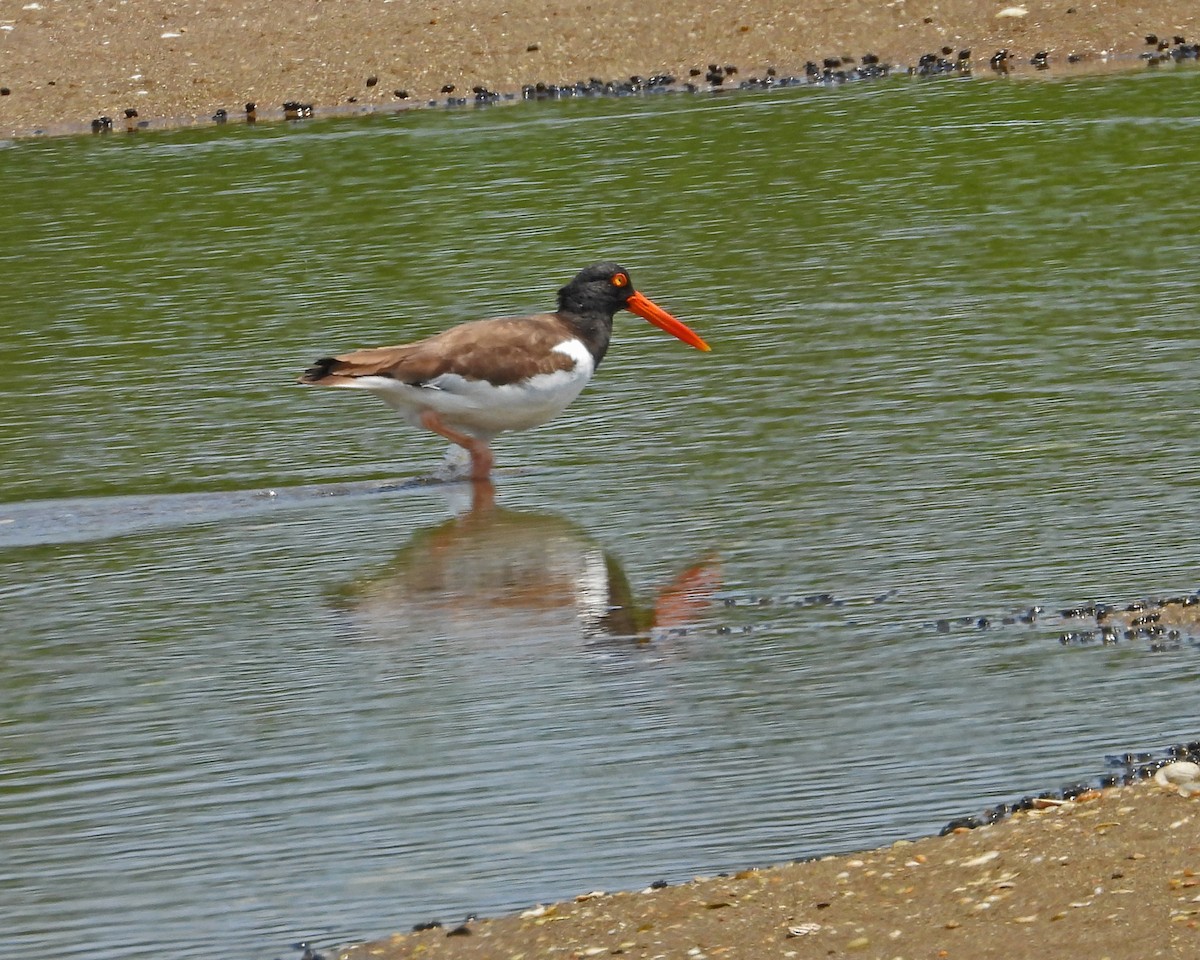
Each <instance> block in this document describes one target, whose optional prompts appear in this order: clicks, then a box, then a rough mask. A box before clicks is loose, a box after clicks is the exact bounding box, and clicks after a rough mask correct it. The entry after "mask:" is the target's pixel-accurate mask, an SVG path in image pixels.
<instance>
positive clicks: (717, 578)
mask: <svg viewBox="0 0 1200 960" xmlns="http://www.w3.org/2000/svg"><path fill="white" fill-rule="evenodd" d="M722 582H723V580H722V577H721V561H720V560H718V559H717V557H715V556H708V557H705V558H704V559H703V560H701V561H700V562H699V563H697V564H694V565H693V566H690V567H688V568H687V569H686V570H684V571H683V572H682V573H680V574H679V575H678V576H677V577H676V578H675V579H674V580H672V581H671V582H670V583H669V584H667V585H666V586H665V587H663V588H662V590H660V591H659V593H658V600H657V601H656V602H655V604H654V626H656V627H682V626H686V625H687V624H689V623H691V622H692V621H693V620H694V619H696V617H697V616H699V615H700V611H701V610H703V609H704V608H705V607H707V606H708V605H709V604H711V603H712V598H713V594H714V593H716V592H717V591H718V590H719V589H721V584H722Z"/></svg>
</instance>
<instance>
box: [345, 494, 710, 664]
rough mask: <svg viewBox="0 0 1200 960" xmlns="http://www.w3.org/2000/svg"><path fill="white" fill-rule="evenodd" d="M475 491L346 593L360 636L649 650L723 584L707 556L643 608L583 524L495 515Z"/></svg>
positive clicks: (501, 511) (489, 498)
mask: <svg viewBox="0 0 1200 960" xmlns="http://www.w3.org/2000/svg"><path fill="white" fill-rule="evenodd" d="M471 486H472V492H473V497H472V502H471V506H470V508H469V509H467V510H465V511H464V512H463V513H461V514H460V515H458V516H456V517H453V518H451V519H450V520H447V521H445V522H444V523H441V524H439V525H437V526H434V527H428V528H426V529H423V530H418V531H417V532H416V533H414V534H413V535H412V536H411V538H410V539H409V541H408V542H407V543H406V544H405V545H404V546H403V547H402V548H401V549H399V550H398V551H397V553H396V555H395V556H394V557H393V558H392V560H391V561H390V562H388V563H387V565H386V566H384V567H383V568H382V569H375V570H374V571H373V572H372V573H370V574H368V575H367V576H364V577H363V578H361V579H359V580H356V581H354V582H352V583H350V584H348V585H347V586H346V587H345V588H344V589H343V590H342V591H341V596H340V599H341V602H342V605H343V606H344V607H345V608H346V609H347V612H349V613H350V614H351V616H352V617H353V619H354V620H355V622H356V624H357V626H358V628H359V630H361V631H363V632H364V633H366V634H367V635H368V636H371V637H373V638H376V639H382V640H406V639H418V638H435V637H436V638H466V639H471V640H476V641H485V642H495V643H501V644H503V643H509V642H512V641H523V640H534V641H536V640H544V639H547V638H554V639H557V640H561V639H562V638H563V637H564V636H567V637H575V638H581V639H583V640H587V641H595V640H605V639H613V640H618V639H619V640H630V641H638V642H645V641H647V640H649V639H651V638H652V637H653V636H655V635H657V634H658V633H659V632H660V631H675V630H682V629H683V628H685V627H686V626H687V625H688V624H689V623H691V622H692V621H693V620H694V619H695V618H696V617H697V616H698V615H699V613H700V612H701V611H702V610H703V609H704V608H705V607H706V606H707V605H708V604H709V603H710V601H711V598H712V594H713V593H714V591H716V590H717V589H718V588H719V586H720V565H719V563H718V561H717V560H716V558H715V557H712V556H709V557H705V558H704V559H702V560H700V561H699V562H697V563H695V564H693V565H691V566H689V567H688V568H687V569H685V570H683V571H682V572H681V573H679V574H678V575H677V576H676V577H675V578H673V579H672V581H671V582H670V583H668V584H666V585H665V586H663V587H662V588H661V589H660V590H659V591H658V592H657V595H656V597H655V598H654V600H653V602H651V603H647V604H645V605H639V604H638V603H637V601H636V600H635V598H634V595H633V591H632V589H631V587H630V584H629V580H628V578H627V577H626V576H625V573H624V571H623V570H622V569H621V566H620V564H619V563H618V561H617V560H616V558H614V557H613V556H611V555H610V554H608V553H606V552H605V551H604V550H603V549H602V548H601V547H600V545H599V544H597V543H596V541H595V540H594V539H592V537H591V536H590V535H589V534H588V533H587V531H586V530H584V529H583V528H582V527H580V526H579V525H577V524H575V523H573V522H571V521H569V520H567V519H564V518H563V517H559V516H556V515H554V514H547V513H529V512H526V511H517V510H509V509H505V508H503V507H499V506H497V505H496V503H495V499H494V490H493V488H492V485H491V484H490V483H475V484H472V485H471Z"/></svg>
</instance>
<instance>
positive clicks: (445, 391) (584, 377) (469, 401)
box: [352, 340, 595, 439]
mask: <svg viewBox="0 0 1200 960" xmlns="http://www.w3.org/2000/svg"><path fill="white" fill-rule="evenodd" d="M554 349H555V350H556V351H558V352H559V353H565V354H566V355H567V356H569V357H571V359H572V360H574V361H575V363H574V365H573V366H572V367H571V368H570V369H568V370H557V371H555V372H554V373H543V374H538V375H537V376H534V377H530V378H529V379H528V380H522V381H520V382H518V383H508V384H504V385H503V386H495V385H493V384H491V383H488V382H487V381H486V380H470V379H467V378H465V377H461V376H459V375H457V374H452V373H451V374H443V375H441V376H440V377H437V378H435V379H433V380H430V381H429V382H428V383H425V384H422V385H420V386H413V385H411V384H407V383H401V382H399V381H397V380H392V379H389V378H388V377H359V378H358V379H356V380H355V381H354V383H353V384H352V386H354V387H358V388H360V389H365V390H370V391H371V392H372V393H375V394H377V395H378V396H379V398H380V399H381V400H383V402H384V403H386V404H387V405H388V406H389V407H392V408H393V409H394V410H396V411H397V412H398V413H400V414H401V415H402V416H404V417H405V418H406V419H407V420H408V421H409V423H411V424H412V425H413V426H416V427H419V426H420V425H421V424H420V419H419V418H420V415H421V413H422V412H423V411H425V410H433V411H435V412H437V413H438V414H439V415H440V416H441V418H442V421H443V422H444V423H446V424H448V425H449V426H452V427H456V428H457V429H459V430H462V431H464V432H466V433H470V434H473V435H474V436H478V437H482V438H485V439H490V438H492V437H494V436H496V434H498V433H502V432H503V431H505V430H528V429H529V428H530V427H536V426H538V425H539V424H542V423H545V422H546V421H547V420H550V419H551V418H552V417H555V416H557V415H558V414H560V413H562V411H563V410H565V409H566V408H567V406H568V404H570V402H571V401H572V400H574V399H575V398H576V397H577V396H579V393H580V391H582V390H583V388H584V387H585V386H587V383H588V381H589V380H591V379H592V373H593V371H594V370H595V363H594V362H593V360H592V355H591V353H589V352H588V350H587V348H586V347H585V346H584V345H583V344H582V343H581V342H580V341H578V340H568V341H567V342H565V343H560V344H559V345H558V346H557V347H555V348H554Z"/></svg>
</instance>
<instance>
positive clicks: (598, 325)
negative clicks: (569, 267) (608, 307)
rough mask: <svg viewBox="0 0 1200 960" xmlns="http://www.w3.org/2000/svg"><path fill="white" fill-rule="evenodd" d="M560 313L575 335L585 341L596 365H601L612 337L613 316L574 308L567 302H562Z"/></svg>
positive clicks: (584, 343)
mask: <svg viewBox="0 0 1200 960" xmlns="http://www.w3.org/2000/svg"><path fill="white" fill-rule="evenodd" d="M558 315H559V316H560V317H562V318H563V320H564V321H566V323H567V325H568V326H569V327H570V328H571V331H572V332H573V333H574V334H575V336H577V337H578V338H579V339H580V340H581V341H583V345H584V346H585V347H587V348H588V352H589V353H591V355H592V358H593V359H594V361H595V364H596V366H597V367H598V366H600V361H601V360H603V359H604V355H605V354H606V353H608V343H609V341H610V340H611V339H612V326H613V318H612V317H611V316H609V315H607V314H604V313H597V312H596V311H594V310H572V309H571V308H570V306H568V305H567V304H565V303H560V305H559V310H558Z"/></svg>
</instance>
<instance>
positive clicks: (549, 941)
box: [317, 781, 1200, 960]
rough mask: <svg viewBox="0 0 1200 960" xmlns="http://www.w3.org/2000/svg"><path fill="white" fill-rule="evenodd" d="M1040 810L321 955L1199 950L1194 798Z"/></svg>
mask: <svg viewBox="0 0 1200 960" xmlns="http://www.w3.org/2000/svg"><path fill="white" fill-rule="evenodd" d="M831 802H835V801H834V798H831ZM1047 803H1048V805H1047V806H1046V807H1045V808H1043V809H1035V810H1029V811H1027V812H1022V813H1017V814H1015V815H1013V816H1012V817H1010V818H1009V819H1007V820H1003V821H1001V822H999V823H995V824H993V825H991V826H986V827H981V828H979V829H975V830H961V831H959V832H954V833H949V834H947V835H946V836H942V837H930V838H927V839H923V840H917V841H915V842H907V841H904V842H899V843H896V844H894V845H892V846H890V847H885V848H883V849H880V850H873V851H870V852H867V853H857V854H850V855H846V856H838V857H828V858H825V859H822V860H816V861H811V862H806V863H797V864H790V865H786V866H778V867H771V868H768V869H762V870H746V871H744V872H741V873H738V874H736V875H732V876H728V877H713V878H707V879H697V880H695V881H693V882H690V883H686V884H681V885H679V886H666V887H661V888H659V889H652V888H648V889H646V890H642V891H640V892H628V893H616V894H607V893H590V894H583V895H581V896H579V897H577V898H576V899H575V900H573V901H570V902H566V903H559V904H553V905H542V906H535V907H531V908H530V909H528V910H526V911H523V912H522V913H521V914H519V915H517V916H510V917H504V918H500V919H496V920H481V921H471V922H468V923H465V924H460V923H459V921H453V922H450V923H447V924H445V925H444V926H442V927H437V928H433V929H427V930H422V931H419V932H410V933H404V934H396V935H395V936H393V937H391V938H389V939H387V940H381V941H378V942H375V943H365V944H361V945H359V946H355V947H352V948H349V949H346V950H343V951H341V952H339V953H337V954H333V955H331V956H336V957H337V960H401V958H413V957H421V958H428V960H461V958H467V957H478V958H489V960H493V958H494V960H516V958H529V960H533V958H552V957H562V958H570V960H579V958H586V957H608V956H620V957H629V958H645V960H650V958H659V957H661V958H685V960H686V958H693V960H704V958H717V957H721V958H725V960H761V958H765V957H785V958H786V957H799V958H807V957H813V958H815V957H841V956H859V957H880V958H925V957H929V958H943V957H944V958H962V960H1046V958H1056V957H1077V956H1082V957H1092V958H1096V960H1100V958H1106V957H1107V958H1110V960H1146V958H1149V957H1178V958H1184V957H1188V958H1190V957H1194V956H1196V955H1197V952H1198V951H1200V801H1198V800H1196V799H1195V798H1193V799H1185V798H1184V797H1182V796H1181V795H1180V794H1179V793H1178V792H1176V791H1175V790H1173V789H1167V788H1165V787H1160V786H1158V785H1156V784H1155V783H1154V782H1153V781H1149V782H1143V783H1140V784H1137V785H1135V786H1126V787H1117V788H1112V789H1107V790H1104V791H1092V792H1089V793H1085V794H1083V795H1082V796H1080V797H1079V798H1078V799H1077V800H1074V801H1067V802H1057V803H1055V802H1049V801H1047ZM317 952H318V953H319V951H317Z"/></svg>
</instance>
